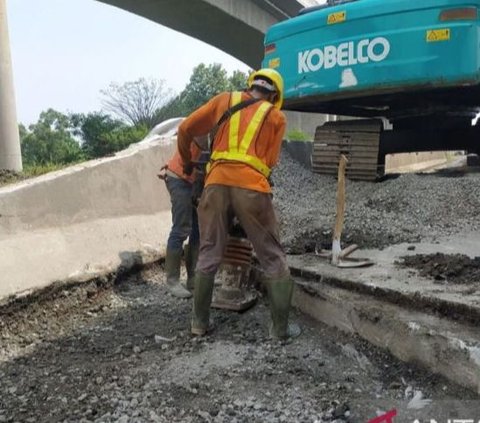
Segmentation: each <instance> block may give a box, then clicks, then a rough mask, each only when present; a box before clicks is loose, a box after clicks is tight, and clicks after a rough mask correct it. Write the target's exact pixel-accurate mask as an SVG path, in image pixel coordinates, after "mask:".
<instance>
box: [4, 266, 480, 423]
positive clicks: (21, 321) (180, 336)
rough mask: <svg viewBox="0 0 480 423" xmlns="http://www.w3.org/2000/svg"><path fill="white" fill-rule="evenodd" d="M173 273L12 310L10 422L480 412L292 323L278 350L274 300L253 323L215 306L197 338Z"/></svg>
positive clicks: (464, 398)
mask: <svg viewBox="0 0 480 423" xmlns="http://www.w3.org/2000/svg"><path fill="white" fill-rule="evenodd" d="M163 277H164V275H163V271H162V269H161V268H160V267H155V268H152V269H149V270H145V271H143V272H141V273H138V274H135V275H132V276H130V277H128V278H126V279H124V280H120V281H119V282H118V283H117V284H115V285H113V286H112V285H110V286H108V284H104V285H103V286H102V287H100V288H98V287H97V288H96V289H95V286H90V285H86V286H85V285H82V286H79V287H76V288H71V289H68V290H65V291H63V292H59V293H58V294H57V296H56V297H55V298H53V299H49V298H44V299H43V300H39V301H36V302H32V303H30V304H27V305H26V306H24V307H23V308H20V309H18V308H17V309H16V310H14V311H11V312H5V313H3V314H2V316H1V319H0V381H1V382H0V422H22V423H23V422H26V423H42V422H45V423H47V422H48V423H52V422H65V423H67V422H68V423H87V422H95V423H112V422H117V423H146V422H157V423H167V422H168V423H171V422H184V423H189V422H190V423H202V422H212V423H227V422H228V423H252V422H253V423H280V422H285V423H291V422H293V423H296V422H299V423H324V422H336V423H342V422H351V423H357V422H358V423H365V422H367V421H368V420H369V419H371V418H373V417H375V416H377V415H378V414H382V413H384V412H386V411H389V410H391V409H392V408H396V409H397V412H398V415H399V418H397V419H395V421H396V422H401V423H402V422H407V421H408V422H411V421H414V420H415V419H416V418H418V419H423V418H425V419H429V418H431V417H432V418H433V417H435V418H437V419H439V421H440V419H441V418H447V417H452V418H454V417H458V416H466V417H465V418H469V417H468V416H473V415H479V412H480V402H479V397H478V396H477V395H476V394H474V393H473V392H469V391H467V390H465V389H463V388H460V387H458V386H456V385H453V384H451V383H449V382H447V381H446V380H444V379H442V378H440V377H437V376H434V375H432V374H429V373H427V372H425V371H423V370H421V369H419V368H417V367H415V366H413V365H406V364H404V363H401V362H399V361H398V360H396V359H394V358H392V357H391V356H390V355H389V354H388V353H386V352H384V351H382V350H380V349H378V348H374V347H372V346H371V345H369V344H368V343H366V342H364V341H362V340H360V339H359V338H357V337H355V336H352V335H351V334H343V333H341V332H338V331H336V330H334V329H331V328H328V327H326V326H323V325H320V324H317V323H314V322H312V321H311V320H309V319H307V318H304V317H301V316H299V315H296V314H295V313H293V316H292V318H293V320H294V321H296V322H297V323H299V324H300V325H301V327H302V328H303V333H302V334H301V335H300V337H298V338H296V339H294V340H289V341H287V342H276V341H272V340H270V339H269V338H268V336H267V332H268V331H267V322H268V319H269V317H268V315H269V313H268V308H267V307H266V305H265V302H264V300H262V301H260V302H259V303H258V304H257V305H256V306H255V307H254V308H253V309H251V310H249V311H248V312H246V313H243V314H238V313H234V312H227V311H220V310H213V311H212V320H213V324H214V326H215V330H214V332H213V333H212V334H211V335H209V336H208V337H205V338H194V337H191V336H190V334H189V333H188V327H189V319H190V313H191V307H192V305H191V301H190V300H181V299H177V298H174V297H172V296H170V295H169V294H168V292H167V289H166V287H165V285H164V283H163V282H161V281H163ZM418 398H425V399H427V400H428V401H427V404H428V406H425V407H424V408H423V405H422V404H423V403H422V402H421V401H420V402H419V401H418ZM419 404H420V406H421V407H420V408H421V409H416V408H415V407H417V406H418V405H419ZM465 413H466V414H465ZM422 421H423V420H422Z"/></svg>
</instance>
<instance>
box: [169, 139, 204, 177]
mask: <svg viewBox="0 0 480 423" xmlns="http://www.w3.org/2000/svg"><path fill="white" fill-rule="evenodd" d="M190 154H191V157H192V160H197V159H198V158H199V157H200V154H201V150H200V149H199V148H198V147H197V145H196V144H195V143H192V144H191V146H190ZM183 165H184V162H183V160H182V157H181V156H180V153H179V151H178V148H177V151H176V152H175V154H174V155H173V157H172V158H171V159H170V160H169V161H168V163H167V168H168V170H170V171H172V172H173V173H175V174H176V175H177V176H178V177H180V178H182V179H185V180H186V181H188V182H190V183H193V180H194V177H195V174H194V173H192V174H191V175H185V173H183Z"/></svg>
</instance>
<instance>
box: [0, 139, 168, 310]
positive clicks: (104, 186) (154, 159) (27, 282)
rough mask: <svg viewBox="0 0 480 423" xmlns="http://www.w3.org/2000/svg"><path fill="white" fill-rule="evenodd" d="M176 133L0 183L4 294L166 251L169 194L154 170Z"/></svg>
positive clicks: (0, 293) (0, 286) (0, 295)
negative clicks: (105, 154) (100, 157)
mask: <svg viewBox="0 0 480 423" xmlns="http://www.w3.org/2000/svg"><path fill="white" fill-rule="evenodd" d="M174 148H175V139H174V138H171V137H168V138H166V137H161V136H160V137H158V136H157V137H156V138H153V139H151V140H147V141H146V142H142V143H140V144H137V145H134V146H132V147H130V148H129V149H127V150H125V151H123V152H121V153H118V154H117V155H115V156H114V157H110V158H106V159H100V160H93V161H89V162H85V163H82V164H79V165H76V166H72V167H70V168H67V169H64V170H61V171H57V172H52V173H49V174H47V175H43V176H40V177H38V178H34V179H30V180H26V181H23V182H20V183H17V184H13V185H8V186H6V187H3V188H0V301H1V302H4V301H5V300H6V299H8V297H10V296H12V295H19V294H22V293H27V292H30V291H31V290H34V289H38V288H42V287H46V286H48V285H50V284H52V283H53V282H55V281H67V282H68V281H72V280H75V281H77V280H78V281H81V280H87V279H90V278H92V277H95V276H98V275H101V274H105V273H109V272H112V271H115V270H117V269H118V268H119V267H121V266H124V267H129V266H131V265H132V264H133V263H134V262H135V261H142V262H144V263H145V262H149V261H153V260H156V259H158V258H159V257H161V256H162V255H163V254H164V250H165V245H166V237H167V235H168V231H169V229H170V224H171V215H170V199H169V196H168V192H167V191H166V188H165V185H164V183H163V181H161V180H159V179H158V178H157V177H156V174H157V173H158V171H159V169H160V167H161V166H162V164H164V163H165V162H166V160H167V159H168V158H169V157H170V155H171V154H172V152H173V150H174Z"/></svg>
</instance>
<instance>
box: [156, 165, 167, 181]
mask: <svg viewBox="0 0 480 423" xmlns="http://www.w3.org/2000/svg"><path fill="white" fill-rule="evenodd" d="M157 177H158V178H159V179H161V180H162V181H164V180H165V179H166V178H167V165H165V166H163V167H161V168H160V172H158V174H157Z"/></svg>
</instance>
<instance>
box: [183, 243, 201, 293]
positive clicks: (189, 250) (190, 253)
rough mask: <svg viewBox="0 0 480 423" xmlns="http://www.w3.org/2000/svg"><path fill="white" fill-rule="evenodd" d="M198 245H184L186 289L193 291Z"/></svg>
mask: <svg viewBox="0 0 480 423" xmlns="http://www.w3.org/2000/svg"><path fill="white" fill-rule="evenodd" d="M198 250H199V246H198V245H194V246H192V245H190V244H187V246H186V247H185V267H186V268H187V289H188V290H189V291H193V290H194V288H195V267H196V265H197V260H198Z"/></svg>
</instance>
